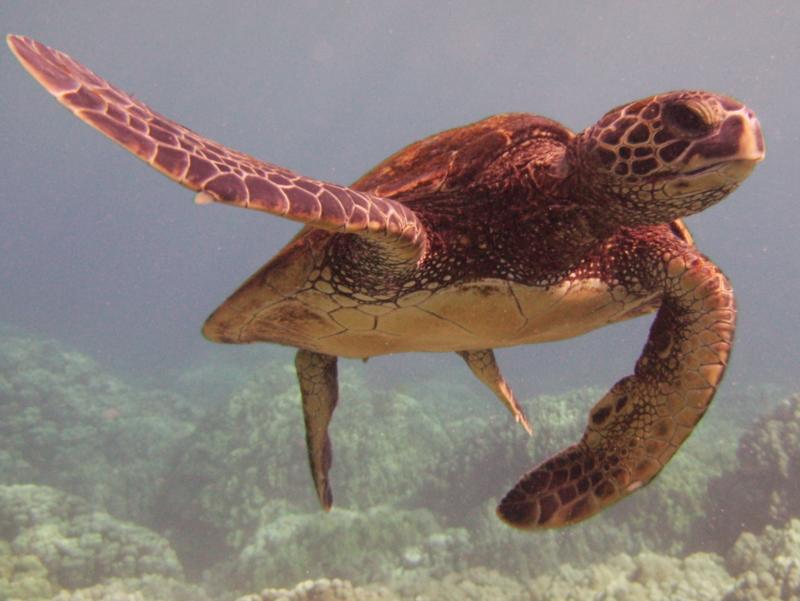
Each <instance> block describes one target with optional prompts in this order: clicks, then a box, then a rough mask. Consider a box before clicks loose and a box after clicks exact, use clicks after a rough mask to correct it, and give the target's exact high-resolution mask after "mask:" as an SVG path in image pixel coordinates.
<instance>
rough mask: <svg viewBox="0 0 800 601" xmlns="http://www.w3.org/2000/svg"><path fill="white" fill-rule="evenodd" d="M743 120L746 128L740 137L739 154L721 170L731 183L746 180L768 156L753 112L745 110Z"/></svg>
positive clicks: (721, 173)
mask: <svg viewBox="0 0 800 601" xmlns="http://www.w3.org/2000/svg"><path fill="white" fill-rule="evenodd" d="M741 118H742V120H743V121H744V127H743V128H742V132H741V136H740V137H739V149H738V152H737V153H736V155H735V156H734V157H732V158H731V160H729V161H726V162H725V164H724V165H723V166H722V167H721V169H720V175H721V176H722V177H724V178H725V179H726V180H728V181H729V182H741V181H742V180H744V179H745V178H746V177H747V176H748V175H750V173H751V172H752V171H753V169H755V166H756V165H757V164H758V163H760V162H761V161H763V160H764V157H765V156H766V146H765V144H764V134H763V133H761V124H760V123H759V122H758V119H757V118H756V116H755V115H754V114H753V111H751V110H749V109H745V112H744V114H743V115H741Z"/></svg>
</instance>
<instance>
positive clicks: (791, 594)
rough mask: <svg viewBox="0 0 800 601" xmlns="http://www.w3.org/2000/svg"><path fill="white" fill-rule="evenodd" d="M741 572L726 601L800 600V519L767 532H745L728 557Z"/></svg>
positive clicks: (736, 571)
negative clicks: (757, 534) (755, 533)
mask: <svg viewBox="0 0 800 601" xmlns="http://www.w3.org/2000/svg"><path fill="white" fill-rule="evenodd" d="M726 564H727V566H728V569H729V571H730V572H731V573H732V574H735V575H737V576H738V582H737V584H736V586H735V587H734V589H733V590H732V591H731V592H730V593H729V594H728V595H727V596H725V598H724V601H797V600H798V599H800V520H797V519H794V520H791V521H790V522H789V523H788V524H786V525H785V526H784V527H783V528H774V527H772V526H767V527H766V529H765V530H764V532H763V534H761V535H760V536H756V535H754V534H752V533H750V532H745V533H743V534H742V535H741V536H740V537H739V539H738V540H737V541H736V544H735V545H734V546H733V548H732V549H731V550H730V552H729V553H728V555H727V557H726Z"/></svg>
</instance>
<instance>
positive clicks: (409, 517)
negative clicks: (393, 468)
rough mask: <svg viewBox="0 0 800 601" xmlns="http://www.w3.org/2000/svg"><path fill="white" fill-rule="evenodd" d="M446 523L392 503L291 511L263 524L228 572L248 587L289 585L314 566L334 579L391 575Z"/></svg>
mask: <svg viewBox="0 0 800 601" xmlns="http://www.w3.org/2000/svg"><path fill="white" fill-rule="evenodd" d="M440 530H441V528H440V526H439V525H438V524H437V523H436V520H435V519H434V518H433V516H432V515H431V514H430V513H428V512H426V511H403V510H398V509H394V508H391V507H387V506H378V507H373V508H370V509H368V510H359V511H353V510H347V509H334V510H333V511H331V512H330V513H329V514H324V513H320V512H314V513H311V514H302V515H297V514H294V515H293V514H287V515H285V516H283V517H281V518H278V519H276V520H270V521H267V522H265V523H263V524H262V525H261V526H260V527H259V528H258V529H257V531H256V532H255V533H254V535H253V537H252V540H251V542H250V544H248V545H247V546H245V548H244V549H243V550H242V552H241V554H240V556H239V558H238V560H237V561H236V564H235V568H234V569H233V572H232V573H231V574H229V575H228V576H227V579H228V580H229V581H231V582H235V583H237V584H239V585H241V583H243V582H244V583H248V588H251V589H253V588H256V589H257V588H259V587H262V586H266V585H273V586H274V585H280V586H287V585H291V584H294V583H296V582H298V581H300V580H302V579H303V578H305V577H306V576H307V574H308V568H309V566H314V569H315V571H318V572H319V573H321V574H325V575H326V576H329V577H337V578H345V579H349V580H354V581H358V582H369V581H377V580H381V579H385V578H386V577H387V576H388V575H389V573H390V571H391V570H392V568H393V566H397V565H401V564H402V563H403V561H404V554H406V553H409V552H411V551H412V550H418V549H424V548H425V547H426V545H427V544H428V543H429V542H430V537H431V536H433V535H435V534H437V533H439V532H440Z"/></svg>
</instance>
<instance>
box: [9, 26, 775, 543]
mask: <svg viewBox="0 0 800 601" xmlns="http://www.w3.org/2000/svg"><path fill="white" fill-rule="evenodd" d="M8 43H9V46H10V47H11V49H12V51H13V52H14V53H15V55H16V56H17V58H18V59H19V60H20V62H21V63H22V64H23V65H24V66H25V68H26V69H27V70H28V71H29V72H30V73H31V74H32V75H33V77H34V78H35V79H36V80H37V81H38V82H39V83H41V84H42V85H43V86H44V87H45V88H46V89H47V90H48V91H49V92H50V93H51V94H53V95H54V96H55V97H56V98H57V99H58V100H59V102H61V103H62V104H63V105H64V106H66V107H67V108H68V109H69V110H70V111H72V112H73V113H74V114H75V115H76V116H77V117H78V118H80V119H82V120H83V121H85V122H87V123H88V124H90V125H91V126H93V127H95V128H96V129H98V130H100V131H101V132H102V133H104V134H105V135H107V136H109V137H110V138H112V139H113V140H115V141H116V142H118V143H119V144H121V145H122V146H123V147H125V148H126V149H128V150H129V151H131V152H132V153H134V154H135V155H136V156H138V157H139V158H141V159H143V160H145V161H147V162H148V163H149V164H150V165H151V166H153V167H154V168H155V169H157V170H159V171H160V172H162V173H163V174H165V175H166V176H167V177H169V178H171V179H173V180H175V181H176V182H178V183H180V184H182V185H184V186H186V187H188V188H190V189H192V190H194V191H196V192H198V196H197V199H198V202H206V201H217V202H222V203H225V204H230V205H234V206H239V207H243V208H249V209H255V210H259V211H265V212H268V213H272V214H275V215H278V216H281V217H285V218H288V219H293V220H295V221H300V222H302V223H305V224H306V225H307V227H306V228H305V229H304V230H303V232H301V234H299V235H298V236H297V237H296V238H295V239H294V240H293V241H292V242H291V243H290V244H289V245H287V247H286V248H284V250H282V251H281V253H279V254H278V255H277V256H276V257H275V258H274V259H273V260H272V261H270V262H269V263H268V264H267V265H265V266H264V267H263V268H262V269H261V270H259V271H258V272H257V273H256V274H254V275H253V276H252V277H251V278H250V279H248V280H247V281H246V282H245V283H244V284H243V285H242V286H241V288H240V289H239V290H237V291H236V292H235V293H234V294H233V295H232V296H231V297H230V298H229V299H228V300H227V301H225V302H224V303H223V304H222V305H221V306H220V307H219V308H218V309H217V311H215V312H214V314H212V315H211V317H210V318H209V319H208V320H207V322H206V325H205V327H204V334H205V335H206V336H207V337H209V338H210V339H212V340H215V341H219V342H232V343H244V342H255V341H267V342H275V343H280V344H287V345H291V346H295V347H297V348H299V349H300V350H299V351H298V353H297V359H296V367H297V373H298V379H299V382H300V391H301V395H302V400H303V412H304V417H305V423H306V433H307V434H306V440H307V447H308V455H309V463H310V466H311V472H312V476H313V480H314V484H315V489H316V493H317V496H318V497H319V500H320V503H321V504H322V506H323V507H324V508H325V509H329V508H330V506H331V503H332V494H331V487H330V482H329V478H328V471H329V468H330V465H331V461H332V451H331V442H330V438H329V436H328V426H329V423H330V420H331V418H332V415H333V412H334V409H335V407H336V404H337V401H338V384H337V376H336V362H337V357H338V356H347V357H363V358H366V357H369V356H373V355H378V354H385V353H394V352H407V351H455V352H458V353H459V355H460V356H461V357H462V358H464V360H465V361H466V363H467V365H468V366H469V367H470V369H471V370H472V372H473V373H474V374H475V376H476V377H478V379H480V380H481V381H482V382H483V383H484V384H485V385H486V386H487V387H488V388H489V389H490V390H491V391H492V392H493V393H494V394H495V395H496V396H497V397H498V398H499V399H500V400H501V401H502V402H503V404H504V405H505V406H506V407H507V408H508V409H509V411H510V412H511V414H512V415H513V416H514V418H515V419H516V420H517V421H518V422H519V423H520V424H521V425H522V426H523V427H525V429H526V430H528V431H530V425H529V424H528V421H527V419H526V417H525V415H524V412H523V410H522V408H521V407H520V406H519V404H518V403H517V401H516V399H515V398H514V395H513V393H512V392H511V388H510V387H509V386H508V384H507V382H506V381H505V379H504V378H503V375H502V373H501V372H500V369H499V367H498V366H497V363H496V362H495V358H494V353H493V350H492V349H493V348H495V347H501V346H513V345H517V344H527V343H536V342H546V341H550V340H559V339H563V338H568V337H571V336H577V335H581V334H583V333H585V332H588V331H590V330H592V329H595V328H598V327H602V326H604V325H607V324H609V323H615V322H617V321H621V320H624V319H630V318H632V317H637V316H639V315H643V314H646V313H649V312H651V311H654V310H658V314H657V316H656V319H655V321H654V322H653V325H652V327H651V330H650V335H649V337H648V340H647V343H646V345H645V348H644V350H643V352H642V355H641V357H640V358H639V360H638V362H637V363H636V368H635V370H634V373H633V374H632V375H630V376H628V377H626V378H623V379H622V380H620V381H619V382H617V384H615V385H614V386H613V387H612V389H611V390H610V391H609V393H608V394H606V395H605V396H604V397H603V398H602V399H601V400H600V401H599V402H598V403H597V405H596V406H595V407H594V408H593V409H592V411H591V414H590V418H589V424H588V426H587V429H586V431H585V433H584V435H583V438H582V439H581V440H580V441H579V442H578V443H577V444H576V445H573V446H571V447H569V448H567V449H564V450H563V451H561V452H560V453H558V454H557V455H556V456H554V457H553V458H551V459H549V460H547V461H545V462H544V463H542V464H541V465H539V466H538V467H536V468H534V470H533V471H531V472H530V473H529V474H527V475H526V476H525V477H523V478H522V480H520V482H519V483H518V484H517V485H516V486H515V487H514V488H513V489H512V490H511V491H510V492H509V493H508V494H507V495H506V497H505V498H504V499H503V501H502V502H501V503H500V506H499V507H498V514H499V515H500V517H501V518H502V519H504V520H505V521H507V522H508V523H509V524H511V525H513V526H516V527H519V528H526V529H535V528H549V527H557V526H562V525H565V524H572V523H575V522H578V521H580V520H583V519H585V518H587V517H589V516H591V515H594V514H595V513H597V512H598V511H600V510H601V509H603V508H604V507H606V506H608V505H610V504H611V503H614V502H616V501H618V500H619V499H621V498H623V497H625V496H626V495H628V494H629V493H631V492H633V491H634V490H637V489H638V488H640V487H642V486H643V485H645V484H647V483H648V482H649V481H651V480H652V479H653V478H654V477H655V476H656V474H658V472H659V471H660V470H661V468H662V467H663V466H664V464H665V463H666V462H667V461H668V460H669V458H670V457H671V456H672V455H673V454H674V453H675V452H676V450H677V449H678V447H679V446H680V444H681V443H682V442H683V441H684V440H685V439H686V437H687V436H688V435H689V433H690V432H691V431H692V428H693V427H694V426H695V424H696V423H697V421H698V420H699V419H700V418H701V417H702V415H703V414H704V412H705V411H706V409H707V407H708V404H709V403H710V402H711V400H712V398H713V396H714V392H715V391H716V388H717V386H718V384H719V382H720V380H721V378H722V375H723V373H724V371H725V367H726V365H727V361H728V356H729V353H730V351H731V345H732V341H733V330H734V322H735V312H736V311H735V303H734V297H733V292H732V290H731V287H730V285H729V283H728V281H727V280H726V279H725V276H724V275H723V274H722V272H721V271H720V270H719V269H718V268H717V267H716V266H715V265H714V264H713V263H711V262H710V261H709V260H708V259H707V258H705V257H704V256H703V255H701V254H700V253H699V252H698V251H697V250H696V249H695V247H694V244H693V242H692V239H691V236H690V235H689V233H688V231H687V230H686V228H685V226H683V224H682V223H681V222H680V218H681V217H684V216H687V215H691V214H693V213H696V212H698V211H701V210H703V209H705V208H706V207H708V206H710V205H712V204H714V203H716V202H718V201H719V200H721V199H722V198H724V197H725V196H726V195H727V194H729V193H730V192H731V191H733V190H734V189H735V188H736V186H737V185H738V184H739V183H740V182H741V181H742V180H744V179H745V178H746V177H747V175H748V174H749V173H750V172H751V171H752V169H753V168H754V166H755V164H756V163H757V162H758V161H760V160H761V159H763V157H764V140H763V136H762V134H761V130H760V126H759V124H758V121H757V120H756V118H755V116H754V115H753V113H752V112H751V111H750V110H749V109H748V108H747V107H745V106H744V105H742V104H741V103H739V102H737V101H735V100H733V99H730V98H727V97H724V96H720V95H717V94H712V93H709V92H702V91H678V92H669V93H666V94H659V95H656V96H652V97H649V98H644V99H642V100H639V101H636V102H632V103H629V104H627V105H623V106H620V107H617V108H615V109H613V110H611V111H609V112H608V113H607V114H606V115H604V116H603V117H602V118H601V119H600V120H599V121H598V122H597V123H596V124H595V125H594V126H592V127H590V128H587V129H586V130H585V131H583V132H582V133H580V134H577V135H576V134H573V133H572V132H570V131H569V130H567V129H566V128H564V127H563V126H562V125H560V124H558V123H556V122H555V121H551V120H549V119H545V118H543V117H538V116H535V115H527V114H506V115H496V116H493V117H489V118H487V119H484V120H482V121H479V122H476V123H474V124H471V125H467V126H464V127H460V128H455V129H451V130H448V131H445V132H442V133H440V134H437V135H434V136H431V137H429V138H426V139H424V140H421V141H419V142H416V143H414V144H412V145H410V146H408V147H407V148H405V149H403V150H401V151H400V152H398V153H396V154H395V155H393V156H391V157H389V158H388V159H386V160H385V161H383V162H382V163H380V164H379V165H377V166H376V167H375V168H373V169H372V170H371V171H369V172H368V173H367V174H366V175H365V176H364V177H362V178H361V179H360V180H358V181H357V182H356V183H354V184H353V185H352V186H351V187H344V186H340V185H336V184H330V183H325V182H320V181H317V180H313V179H311V178H306V177H303V176H300V175H297V174H295V173H293V172H291V171H289V170H287V169H283V168H282V167H278V166H275V165H272V164H270V163H265V162H262V161H259V160H257V159H255V158H253V157H250V156H248V155H246V154H243V153H240V152H238V151H235V150H232V149H230V148H227V147H225V146H223V145H221V144H218V143H216V142H213V141H212V140H209V139H207V138H204V137H203V136H201V135H199V134H197V133H195V132H192V131H191V130H189V129H187V128H186V127H184V126H182V125H180V124H178V123H176V122H174V121H171V120H170V119H167V118H166V117H164V116H162V115H160V114H158V113H156V112H155V111H152V110H151V109H150V108H148V107H147V106H146V105H144V104H143V103H141V102H140V101H138V100H136V99H134V98H133V97H131V96H129V95H128V94H126V93H125V92H122V91H121V90H119V89H117V88H115V87H114V86H112V85H111V84H109V83H108V82H106V81H105V80H103V79H102V78H100V77H98V76H97V75H95V74H94V73H92V72H91V71H89V70H88V69H87V68H86V67H84V66H83V65H81V64H80V63H78V62H76V61H74V60H73V59H71V58H70V57H68V56H67V55H65V54H63V53H61V52H59V51H57V50H53V49H51V48H48V47H46V46H44V45H42V44H40V43H39V42H35V41H33V40H30V39H28V38H23V37H19V36H9V38H8Z"/></svg>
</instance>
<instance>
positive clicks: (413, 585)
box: [392, 567, 531, 601]
mask: <svg viewBox="0 0 800 601" xmlns="http://www.w3.org/2000/svg"><path fill="white" fill-rule="evenodd" d="M408 576H409V577H406V578H401V579H396V580H395V581H393V582H392V588H393V590H396V591H397V593H398V594H399V595H400V596H401V598H402V599H404V600H405V599H409V600H413V601H530V598H531V597H530V594H529V590H528V584H527V583H526V582H523V581H521V580H520V579H518V578H512V577H510V576H506V575H504V574H501V573H500V572H498V571H496V570H491V569H488V568H481V567H477V568H469V569H467V570H462V571H460V572H452V573H450V574H447V575H445V576H444V577H441V578H430V577H422V578H421V577H419V576H416V575H408Z"/></svg>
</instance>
